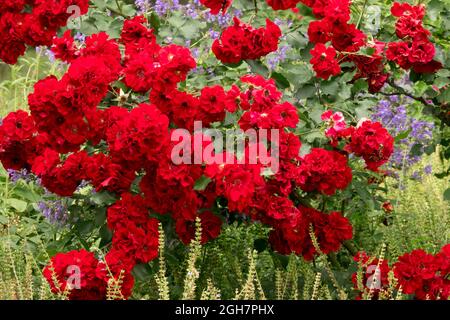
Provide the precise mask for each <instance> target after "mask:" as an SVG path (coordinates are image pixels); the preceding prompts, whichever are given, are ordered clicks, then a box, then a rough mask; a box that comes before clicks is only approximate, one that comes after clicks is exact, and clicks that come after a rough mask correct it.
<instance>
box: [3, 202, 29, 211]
mask: <svg viewBox="0 0 450 320" xmlns="http://www.w3.org/2000/svg"><path fill="white" fill-rule="evenodd" d="M6 203H7V204H9V205H10V206H11V207H13V208H14V209H15V210H16V211H17V212H24V211H25V210H27V206H28V203H26V202H25V201H23V200H19V199H7V200H6Z"/></svg>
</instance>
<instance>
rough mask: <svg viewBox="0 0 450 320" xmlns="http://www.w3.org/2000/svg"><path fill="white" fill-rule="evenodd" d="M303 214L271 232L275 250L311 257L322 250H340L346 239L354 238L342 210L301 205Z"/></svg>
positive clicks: (309, 258) (300, 209)
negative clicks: (335, 210) (324, 209)
mask: <svg viewBox="0 0 450 320" xmlns="http://www.w3.org/2000/svg"><path fill="white" fill-rule="evenodd" d="M298 210H299V212H300V214H298V215H297V216H296V218H295V219H294V220H293V221H291V222H289V223H283V224H281V225H280V227H279V228H277V229H275V230H273V231H272V232H271V233H270V237H269V240H270V242H271V243H272V245H273V247H274V249H275V250H277V251H278V252H280V253H282V254H290V253H292V252H294V253H296V254H298V255H303V257H304V258H305V259H306V260H311V259H312V258H313V257H314V255H316V254H317V253H318V252H317V250H318V249H319V250H320V251H321V252H322V253H323V254H328V253H330V252H335V251H338V250H339V249H340V247H341V244H342V242H343V241H345V240H349V239H351V238H352V237H353V229H352V226H351V224H350V222H349V220H348V219H347V218H345V217H343V216H342V215H341V214H340V213H339V212H331V213H330V214H326V213H322V212H319V211H317V210H315V209H312V208H305V207H300V208H298ZM311 231H313V233H314V236H315V238H316V240H317V244H318V246H319V248H316V247H315V246H314V243H313V241H312V239H311V235H310V232H311Z"/></svg>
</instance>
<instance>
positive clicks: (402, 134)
mask: <svg viewBox="0 0 450 320" xmlns="http://www.w3.org/2000/svg"><path fill="white" fill-rule="evenodd" d="M410 133H411V129H408V130H405V131H402V132H400V133H399V134H398V135H397V136H396V137H395V142H399V141H400V140H403V139H406V138H408V136H409V134H410Z"/></svg>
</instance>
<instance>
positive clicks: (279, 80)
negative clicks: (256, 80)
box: [271, 72, 291, 89]
mask: <svg viewBox="0 0 450 320" xmlns="http://www.w3.org/2000/svg"><path fill="white" fill-rule="evenodd" d="M271 78H272V79H274V80H275V83H276V85H277V87H278V88H280V89H287V88H289V87H290V86H291V84H290V83H289V80H288V79H286V77H285V76H283V75H282V74H281V73H278V72H272V76H271Z"/></svg>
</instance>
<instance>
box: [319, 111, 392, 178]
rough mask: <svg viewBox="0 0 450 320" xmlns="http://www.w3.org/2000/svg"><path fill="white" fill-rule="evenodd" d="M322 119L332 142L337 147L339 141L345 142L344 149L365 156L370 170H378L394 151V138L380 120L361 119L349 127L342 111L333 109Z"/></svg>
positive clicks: (324, 114) (323, 115) (326, 133)
mask: <svg viewBox="0 0 450 320" xmlns="http://www.w3.org/2000/svg"><path fill="white" fill-rule="evenodd" d="M322 120H323V121H325V122H326V125H327V127H328V128H327V129H326V131H325V135H326V136H327V137H328V138H329V139H330V144H331V145H332V146H333V147H334V148H337V147H338V142H345V143H346V145H345V146H344V150H345V151H346V152H348V153H353V154H354V155H356V156H358V157H361V158H363V159H364V161H365V163H366V167H367V169H369V170H372V171H378V168H379V167H381V166H382V165H383V164H385V163H386V162H387V161H388V160H389V158H390V157H391V155H392V153H393V152H394V138H393V137H392V136H391V135H390V134H389V132H388V131H387V130H386V128H384V127H383V126H382V125H381V123H379V122H372V121H370V120H368V119H361V120H360V122H359V123H358V125H357V126H356V127H351V126H350V127H349V126H347V124H346V122H345V119H344V117H343V115H342V113H340V112H337V113H333V112H332V111H331V110H329V111H326V112H325V113H323V114H322Z"/></svg>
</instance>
